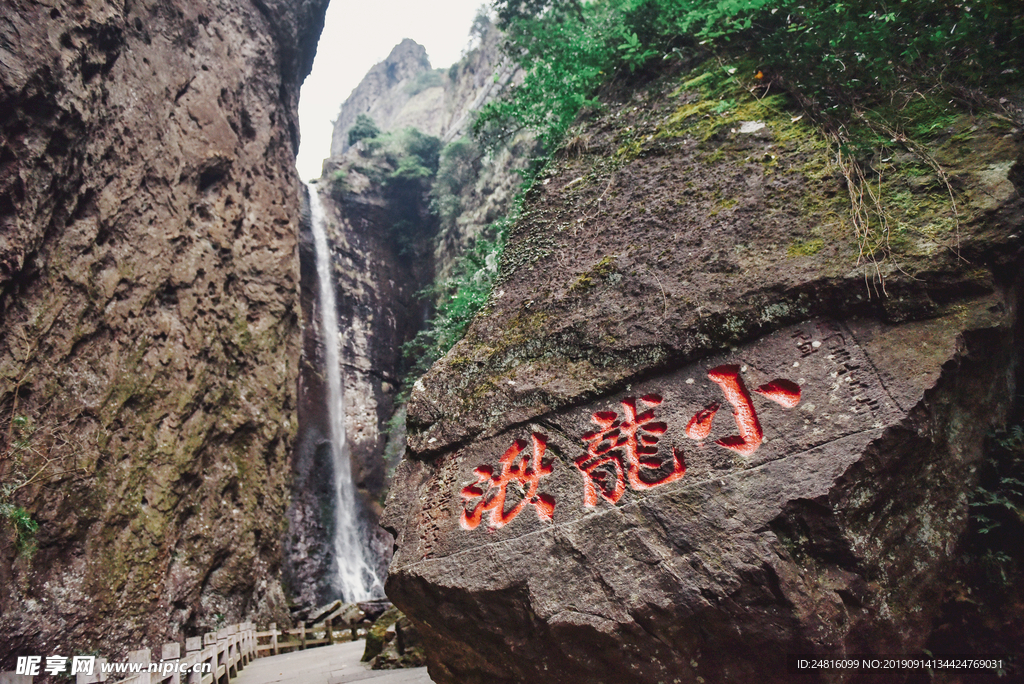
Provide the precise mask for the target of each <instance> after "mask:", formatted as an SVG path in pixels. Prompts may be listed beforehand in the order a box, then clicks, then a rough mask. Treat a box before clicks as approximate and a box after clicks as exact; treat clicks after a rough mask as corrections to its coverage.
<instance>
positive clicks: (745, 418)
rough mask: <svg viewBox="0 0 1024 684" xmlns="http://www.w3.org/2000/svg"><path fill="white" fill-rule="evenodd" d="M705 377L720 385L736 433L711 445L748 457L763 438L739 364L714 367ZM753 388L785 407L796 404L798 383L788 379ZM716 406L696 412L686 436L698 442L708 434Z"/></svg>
mask: <svg viewBox="0 0 1024 684" xmlns="http://www.w3.org/2000/svg"><path fill="white" fill-rule="evenodd" d="M708 377H709V378H711V380H712V382H714V383H715V384H716V385H718V386H719V387H721V388H722V393H723V394H725V398H726V399H727V400H728V401H729V403H730V404H732V407H733V414H732V415H733V418H734V419H735V420H736V427H737V428H739V433H740V434H738V435H731V436H729V437H723V438H722V439H719V440H716V441H715V444H717V445H718V446H721V447H725V448H726V449H732V450H733V451H735V452H737V453H739V454H742V455H744V456H750V455H751V454H753V453H754V452H755V451H757V448H758V447H759V446H761V442H762V441H764V432H763V431H762V430H761V422H760V421H759V420H758V419H757V411H755V410H754V402H753V401H751V399H750V392H748V391H747V386H746V385H745V384H744V383H743V378H742V377H740V367H739V366H735V365H725V366H718V367H716V368H712V369H711V370H709V371H708ZM754 391H755V392H757V393H758V394H760V395H761V396H763V397H766V398H768V399H771V400H772V401H774V402H775V403H776V404H780V405H781V406H784V407H786V408H793V407H794V406H796V405H797V404H799V403H800V385H798V384H796V383H795V382H792V381H790V380H781V379H780V380H772V381H771V382H769V383H767V384H764V385H761V386H760V387H758V388H757V389H755V390H754ZM719 408H721V405H720V404H718V403H712V404H710V405H708V406H707V407H706V408H704V409H701V410H700V411H698V412H697V413H696V414H695V415H694V416H693V418H691V419H690V422H689V424H688V425H687V426H686V436H687V437H689V438H690V439H695V440H698V441H699V440H702V439H705V438H706V437H707V436H708V435H709V434H711V421H712V420H714V418H715V413H717V412H718V409H719Z"/></svg>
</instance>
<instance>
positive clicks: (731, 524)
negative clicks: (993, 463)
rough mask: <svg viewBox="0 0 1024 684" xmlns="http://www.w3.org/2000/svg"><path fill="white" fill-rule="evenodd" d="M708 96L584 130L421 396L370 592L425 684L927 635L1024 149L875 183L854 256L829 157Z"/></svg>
mask: <svg viewBox="0 0 1024 684" xmlns="http://www.w3.org/2000/svg"><path fill="white" fill-rule="evenodd" d="M716 70H717V71H716ZM720 71H721V69H720V67H719V66H718V65H713V66H710V67H706V68H705V69H704V70H699V71H697V72H696V73H689V74H677V75H673V76H666V77H664V78H663V79H661V80H658V81H656V82H654V83H653V84H651V85H649V86H647V87H645V88H644V89H643V90H642V91H638V92H626V93H625V94H624V95H623V97H622V99H621V100H618V101H613V102H610V103H609V106H608V109H607V111H605V112H604V113H601V114H599V115H594V116H592V117H591V118H590V119H589V120H587V121H586V122H585V123H583V124H582V125H581V126H580V128H579V130H578V135H576V137H575V138H574V139H572V140H571V141H570V144H569V145H568V146H567V148H566V149H565V150H563V151H562V154H561V155H560V157H559V161H558V162H557V163H556V164H554V165H553V167H552V168H551V169H550V171H549V172H548V173H546V175H544V176H543V177H542V178H540V179H539V180H538V183H537V184H536V185H535V186H534V189H533V190H532V191H531V193H530V194H529V195H528V197H527V201H526V203H525V205H524V207H523V211H522V215H521V218H520V219H519V220H518V222H517V223H516V225H515V226H514V227H513V229H512V231H511V235H510V239H509V244H508V246H507V248H506V250H505V252H504V255H503V257H502V264H501V277H500V280H499V283H498V284H497V285H496V286H495V291H494V293H493V294H492V297H491V300H490V302H489V304H488V306H487V307H486V308H485V310H484V311H483V313H482V314H481V315H479V316H478V317H477V319H476V320H475V321H474V322H473V324H472V325H471V327H470V329H469V331H468V333H467V335H466V337H465V339H463V340H462V341H461V342H459V343H458V344H457V345H456V346H455V347H454V348H453V349H452V350H451V351H450V352H449V353H448V355H447V356H445V357H444V358H443V359H442V360H441V361H439V362H438V363H437V364H435V365H434V367H433V368H432V369H431V370H430V372H429V373H428V374H427V375H426V376H425V377H424V378H422V379H421V380H420V381H419V382H418V383H417V385H416V387H415V389H414V391H413V393H412V398H411V401H410V404H409V409H408V410H409V413H408V416H409V418H408V427H409V442H408V443H409V453H408V455H407V456H408V457H407V458H406V459H405V460H404V461H403V462H402V464H401V465H400V466H399V468H398V471H397V474H396V476H395V480H394V483H393V485H392V488H391V492H390V495H389V499H388V503H387V507H386V510H385V515H384V518H383V520H382V524H384V525H385V526H387V527H389V528H391V529H392V530H393V531H394V533H395V535H396V553H395V557H394V560H393V562H392V564H391V568H390V573H389V576H388V582H387V591H388V595H389V597H390V598H391V599H392V600H393V601H394V603H395V604H396V605H397V606H399V607H400V608H401V609H402V610H403V611H405V613H406V614H407V615H408V616H409V617H410V619H412V620H413V622H414V623H415V624H416V625H417V627H418V628H419V629H420V631H421V634H422V635H423V637H424V640H425V642H426V644H427V651H428V653H430V654H431V655H430V657H431V662H430V672H431V676H432V677H433V679H434V681H436V682H439V683H442V682H443V683H448V682H452V683H454V682H458V683H460V684H467V683H473V682H485V681H486V682H489V683H490V684H494V683H496V682H509V683H510V684H511V683H512V682H523V681H532V680H534V679H538V680H539V679H541V678H542V679H544V680H549V679H555V680H558V679H561V680H564V681H572V682H581V683H582V682H589V683H594V684H597V683H601V682H617V683H626V682H636V683H637V684H641V683H649V682H659V681H673V682H722V681H759V682H769V681H771V682H775V681H778V682H788V681H796V680H795V679H794V676H795V675H794V674H793V673H791V672H789V671H788V669H787V662H786V657H785V656H786V654H787V653H791V654H799V653H807V654H823V655H832V654H844V653H864V652H867V653H913V652H916V651H917V649H921V648H923V647H924V646H925V644H926V642H927V639H928V636H929V632H930V630H931V628H932V625H933V623H934V621H935V620H936V618H937V617H938V613H939V606H940V604H941V600H942V597H943V596H944V595H947V594H948V592H949V591H950V587H949V585H948V584H947V583H946V576H945V573H946V572H948V570H949V568H950V567H951V566H952V565H953V562H954V560H955V558H956V556H957V554H958V553H959V551H958V549H959V548H960V547H961V544H962V542H963V540H964V533H965V529H966V527H967V519H968V511H969V508H968V502H969V500H970V496H971V495H972V493H973V491H974V488H975V486H976V485H977V477H978V475H977V473H978V469H979V468H980V466H981V459H982V443H983V440H984V438H985V434H986V432H987V431H988V430H990V429H992V428H993V427H995V426H998V425H1001V424H1005V421H1006V419H1007V412H1008V409H1009V406H1010V404H1011V401H1012V398H1013V396H1014V394H1015V393H1016V392H1017V391H1019V390H1017V389H1016V378H1017V376H1018V371H1019V368H1020V355H1021V334H1022V332H1021V331H1022V323H1021V318H1020V314H1019V308H1020V303H1021V286H1022V285H1024V283H1022V281H1021V273H1022V270H1021V266H1022V264H1024V249H1022V245H1024V243H1022V236H1024V223H1022V216H1024V196H1022V190H1024V188H1022V187H1021V179H1022V177H1024V176H1022V168H1024V140H1022V138H1021V133H1020V130H1021V128H1020V126H1019V124H1018V125H1017V126H1016V127H1015V126H1014V125H1013V124H1012V123H1009V122H1008V121H1007V119H1006V118H1001V117H989V116H986V115H984V114H975V115H972V114H966V113H965V114H961V115H959V116H958V117H956V118H955V121H950V122H947V125H946V127H945V128H943V130H933V132H932V138H931V139H930V141H929V143H928V148H927V149H928V152H927V154H928V157H926V158H927V159H930V160H931V161H932V162H934V164H935V166H927V165H926V164H925V163H924V161H922V159H921V158H919V157H918V156H917V153H915V151H914V150H901V151H900V152H899V154H897V155H895V156H890V155H884V156H883V155H878V156H877V157H876V158H874V159H871V160H869V162H868V163H870V164H872V168H873V169H875V170H877V173H878V177H879V179H882V180H881V181H880V186H879V190H878V191H879V192H880V193H883V194H884V200H885V201H886V202H888V203H889V204H888V205H887V206H888V207H889V208H888V209H886V211H887V212H889V214H888V217H889V219H890V222H889V223H888V224H886V228H885V229H886V230H887V231H890V232H888V233H887V234H886V235H885V239H886V242H885V244H886V246H887V248H888V251H886V252H884V253H876V257H875V259H866V257H865V255H866V254H867V253H868V252H870V249H868V250H865V248H864V243H863V242H861V240H860V239H858V236H857V234H856V232H855V231H854V229H853V227H852V225H851V221H850V212H851V211H852V209H851V203H850V197H851V193H850V192H849V191H848V190H849V183H851V182H853V181H852V180H851V179H848V178H845V177H844V176H843V175H842V174H841V173H840V169H839V167H838V166H836V165H835V164H834V161H833V159H834V158H833V157H832V156H831V155H830V152H829V149H830V148H829V146H828V143H827V141H826V140H825V139H823V137H822V136H821V134H820V133H819V131H818V130H817V129H816V128H815V127H813V126H811V125H809V124H808V123H807V122H806V119H801V117H800V116H799V114H798V113H796V112H792V111H789V110H788V109H787V108H786V103H785V101H784V100H781V99H780V98H777V97H764V98H760V99H758V98H755V97H753V96H752V94H751V92H748V91H747V90H745V89H742V88H740V89H737V90H736V91H735V92H733V91H730V92H728V93H727V94H726V95H720V93H716V94H715V95H714V96H707V95H705V94H704V93H703V91H702V86H701V85H700V84H701V83H705V82H707V81H708V79H714V78H716V76H715V74H717V73H720ZM729 73H731V72H729ZM727 98H728V99H727ZM967 140H969V141H970V143H969V145H967V144H965V141H967ZM894 142H895V141H894ZM917 152H918V153H919V152H920V150H918V151H917ZM937 168H938V169H942V170H943V173H944V174H946V175H945V180H948V181H949V184H948V185H947V184H946V183H944V182H943V181H944V178H943V177H941V176H940V174H938V173H937V172H936V171H935V169H937ZM951 187H955V188H956V191H955V192H956V196H957V198H958V206H957V208H956V209H955V210H954V209H953V208H952V207H951V206H950V203H949V197H950V193H951V192H953V191H952V190H951ZM854 197H855V195H854ZM902 674H904V675H906V674H908V673H902ZM843 676H845V675H836V674H835V673H834V672H832V673H816V674H811V675H807V676H806V677H805V679H804V680H806V681H847V680H845V679H843ZM886 676H888V677H889V678H886V677H885V676H883V677H881V678H880V679H879V680H878V681H896V679H894V678H893V676H892V673H886ZM804 680H800V681H804ZM858 681H861V680H858ZM863 681H868V679H864V680H863ZM872 681H874V680H872Z"/></svg>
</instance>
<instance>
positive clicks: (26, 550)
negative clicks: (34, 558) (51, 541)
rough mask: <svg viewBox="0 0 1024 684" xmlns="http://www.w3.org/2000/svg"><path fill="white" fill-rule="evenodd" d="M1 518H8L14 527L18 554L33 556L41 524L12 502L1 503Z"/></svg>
mask: <svg viewBox="0 0 1024 684" xmlns="http://www.w3.org/2000/svg"><path fill="white" fill-rule="evenodd" d="M0 517H3V518H6V519H7V521H8V522H10V523H11V525H13V526H14V531H15V534H16V535H17V538H18V541H17V548H18V553H20V554H22V555H31V554H32V552H33V551H35V540H36V532H37V531H38V530H39V523H38V522H36V521H35V520H33V519H32V516H31V515H29V513H28V511H26V510H25V509H24V508H22V507H21V506H15V505H14V504H13V503H11V502H10V501H2V502H0Z"/></svg>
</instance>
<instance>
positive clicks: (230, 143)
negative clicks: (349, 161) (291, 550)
mask: <svg viewBox="0 0 1024 684" xmlns="http://www.w3.org/2000/svg"><path fill="white" fill-rule="evenodd" d="M326 5H327V3H326V0H301V1H300V2H288V3H285V2H283V1H280V0H260V1H258V2H256V4H255V6H253V5H250V4H248V3H230V2H229V3H209V2H203V1H199V2H180V1H174V0H172V1H170V2H164V1H161V2H154V1H149V0H143V1H137V2H129V3H122V4H118V5H112V4H110V3H96V2H84V3H59V4H57V5H54V6H52V7H50V6H46V5H42V4H32V3H14V4H8V5H7V8H6V10H5V16H4V20H3V22H2V23H0V223H2V228H0V327H2V329H3V331H4V332H3V335H2V336H0V416H2V421H3V425H4V428H3V429H2V430H0V435H2V436H0V445H2V452H0V472H2V476H3V479H4V482H5V483H13V485H14V486H17V489H15V490H14V491H12V492H9V493H5V495H8V494H9V496H10V500H9V501H4V502H3V503H4V504H9V505H10V507H19V508H23V509H24V510H25V512H26V513H27V514H28V515H30V516H31V517H32V518H33V519H34V520H35V521H36V522H37V523H38V525H39V527H38V531H37V532H36V533H35V535H34V537H33V536H32V535H31V534H28V530H27V528H24V526H22V527H17V526H16V525H14V524H10V521H9V520H7V519H5V520H4V521H3V522H4V524H3V527H2V533H0V633H2V634H3V635H4V638H3V640H2V644H0V670H12V669H13V667H14V663H13V661H12V660H11V657H12V654H13V653H15V652H17V653H19V654H25V653H43V654H49V653H64V654H68V653H83V652H94V651H96V650H97V649H101V650H102V653H103V654H104V655H108V656H110V657H115V658H116V657H117V655H118V653H116V652H113V651H114V650H116V649H124V650H127V649H128V648H138V647H140V646H142V645H143V644H146V645H150V646H154V645H159V644H160V643H162V642H164V641H167V640H169V639H180V638H181V637H182V635H183V633H187V634H189V635H192V634H197V633H200V632H202V631H204V630H208V629H213V628H215V627H216V626H217V625H218V624H223V623H230V622H237V621H239V620H242V619H244V618H250V619H257V620H260V621H269V620H274V619H278V620H279V621H284V620H285V619H286V618H287V612H286V609H285V606H284V601H285V599H284V595H283V592H282V590H281V586H280V583H279V580H278V577H279V571H280V564H281V548H280V539H281V537H282V533H283V520H284V510H285V506H286V503H287V497H288V489H287V487H288V480H289V469H288V456H289V453H290V450H291V447H292V442H293V438H294V435H295V431H296V398H295V386H296V385H295V382H296V377H297V373H298V359H299V349H300V344H299V340H300V323H299V321H300V317H299V309H298V306H297V301H296V296H295V293H296V291H297V290H298V286H299V282H298V281H299V263H298V258H297V234H298V225H297V217H298V216H299V213H300V202H299V184H298V179H297V178H296V175H295V173H294V170H293V168H294V155H295V149H296V145H297V142H298V127H297V121H296V111H295V107H296V102H297V98H298V88H299V84H300V83H301V81H302V79H303V77H304V76H305V74H306V73H307V72H308V70H309V67H310V64H311V61H312V56H313V53H314V52H315V46H316V39H317V35H318V33H319V29H320V27H321V26H322V24H323V13H324V11H325V8H326ZM19 485H20V486H19ZM10 507H9V508H7V509H6V510H11V508H10ZM122 653H123V652H122Z"/></svg>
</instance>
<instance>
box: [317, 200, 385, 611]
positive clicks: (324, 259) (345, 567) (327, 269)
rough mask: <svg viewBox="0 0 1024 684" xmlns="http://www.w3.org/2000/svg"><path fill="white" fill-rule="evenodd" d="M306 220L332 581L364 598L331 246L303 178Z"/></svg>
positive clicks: (366, 584)
mask: <svg viewBox="0 0 1024 684" xmlns="http://www.w3.org/2000/svg"><path fill="white" fill-rule="evenodd" d="M306 188H307V190H308V191H309V213H310V223H311V224H312V225H311V228H312V231H313V246H314V249H315V251H316V272H317V279H318V280H319V283H320V323H321V330H322V335H323V344H324V350H325V354H324V356H325V359H324V362H325V365H326V366H327V368H326V371H327V401H328V413H329V416H330V423H331V424H330V433H331V434H330V436H331V453H332V456H333V463H334V494H335V502H334V578H333V580H334V582H333V584H334V586H335V589H336V590H337V591H338V592H339V593H340V594H341V598H342V600H344V601H347V602H350V603H351V602H355V601H365V600H368V599H372V598H379V597H381V596H383V595H384V591H383V587H382V586H381V583H380V578H378V577H377V573H376V572H375V571H374V569H373V566H372V565H371V564H370V563H369V561H368V559H367V556H368V550H367V549H366V547H365V546H364V544H363V542H362V539H363V535H362V534H360V529H359V516H358V514H357V512H356V501H355V487H353V486H352V468H351V465H350V463H349V455H348V448H347V445H346V443H345V395H344V390H343V388H342V384H341V341H340V339H339V335H338V309H337V305H336V302H335V298H334V282H333V279H332V277H331V252H330V248H329V247H328V245H327V233H326V230H325V228H324V225H325V223H324V208H323V205H322V204H321V203H320V195H319V194H317V191H316V186H314V185H313V184H312V183H307V184H306Z"/></svg>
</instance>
